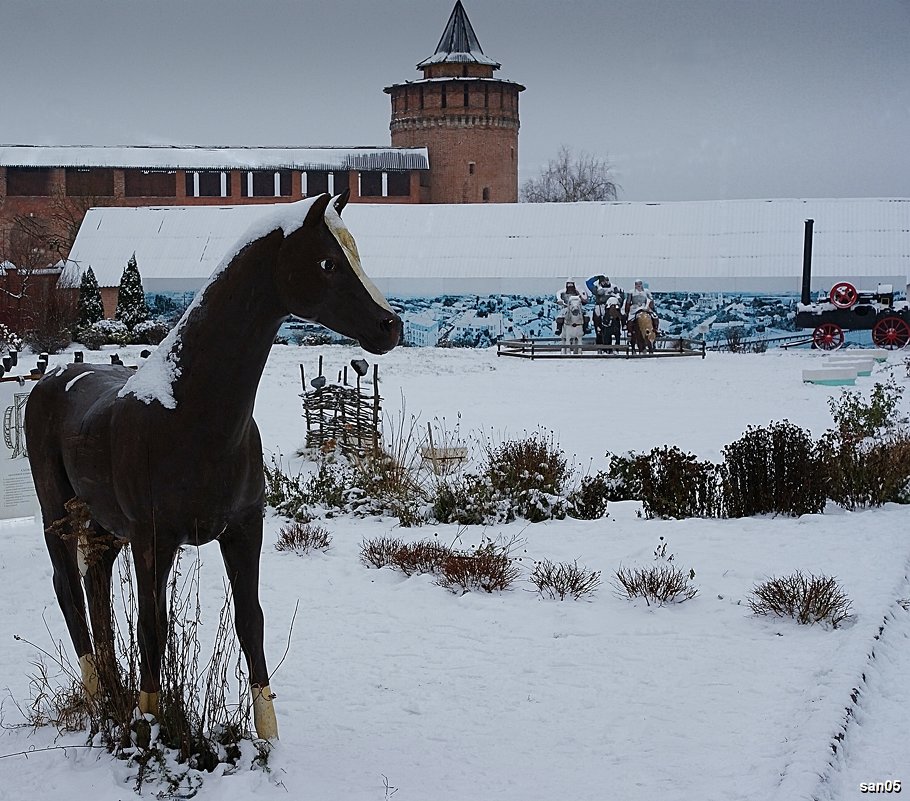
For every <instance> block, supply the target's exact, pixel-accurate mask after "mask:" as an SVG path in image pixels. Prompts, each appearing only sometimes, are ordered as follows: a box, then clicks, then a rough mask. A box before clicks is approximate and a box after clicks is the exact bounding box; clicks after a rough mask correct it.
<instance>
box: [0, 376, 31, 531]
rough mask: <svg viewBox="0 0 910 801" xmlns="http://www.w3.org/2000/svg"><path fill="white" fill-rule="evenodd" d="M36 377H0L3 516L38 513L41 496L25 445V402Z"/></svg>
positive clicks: (0, 512)
mask: <svg viewBox="0 0 910 801" xmlns="http://www.w3.org/2000/svg"><path fill="white" fill-rule="evenodd" d="M33 386H35V382H34V381H30V380H28V379H25V380H23V381H22V383H20V382H19V381H17V380H12V381H10V380H8V379H7V380H4V381H0V412H2V414H3V447H0V519H3V520H8V519H10V518H13V517H32V516H35V517H38V496H37V495H36V494H35V484H34V482H33V481H32V471H31V469H30V468H29V463H28V451H27V450H26V447H25V430H24V429H23V421H24V419H25V402H26V401H27V400H28V394H29V392H31V390H32V387H33Z"/></svg>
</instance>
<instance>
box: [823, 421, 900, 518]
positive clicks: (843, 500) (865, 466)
mask: <svg viewBox="0 0 910 801" xmlns="http://www.w3.org/2000/svg"><path fill="white" fill-rule="evenodd" d="M820 449H821V452H822V454H823V459H824V463H825V470H826V478H827V495H828V497H829V498H830V499H831V500H832V501H834V502H835V503H836V504H838V505H840V506H842V507H844V508H845V509H851V510H852V509H856V508H857V507H862V506H881V505H882V504H884V503H888V502H895V503H910V434H908V433H906V432H899V433H894V434H891V435H889V436H887V437H886V438H885V439H883V440H868V439H867V440H861V441H860V440H856V439H855V438H853V437H852V436H847V437H845V436H843V435H842V434H841V433H839V432H834V431H830V432H828V434H826V435H825V436H824V437H823V438H822V440H821V443H820Z"/></svg>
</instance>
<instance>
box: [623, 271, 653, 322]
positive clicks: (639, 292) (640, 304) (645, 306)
mask: <svg viewBox="0 0 910 801" xmlns="http://www.w3.org/2000/svg"><path fill="white" fill-rule="evenodd" d="M640 311H646V312H648V313H649V314H650V315H651V317H657V314H656V313H655V311H654V298H653V297H652V296H651V290H650V289H645V285H644V282H643V281H641V279H639V280H638V281H636V282H635V288H634V289H633V290H632V291H631V292H630V293H629V295H628V297H627V298H626V308H625V314H626V319H627V320H634V319H635V315H636V314H638V312H640Z"/></svg>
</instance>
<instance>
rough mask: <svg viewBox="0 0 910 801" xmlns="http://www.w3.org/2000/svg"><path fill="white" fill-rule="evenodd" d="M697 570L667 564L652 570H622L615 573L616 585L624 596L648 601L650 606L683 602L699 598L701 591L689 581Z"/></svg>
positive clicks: (623, 568) (614, 584) (645, 568)
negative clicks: (687, 569)
mask: <svg viewBox="0 0 910 801" xmlns="http://www.w3.org/2000/svg"><path fill="white" fill-rule="evenodd" d="M693 578H695V571H694V570H689V571H688V572H686V571H683V570H680V569H679V568H677V567H673V565H671V564H669V563H668V562H667V563H664V564H660V565H652V566H650V567H636V568H631V567H620V568H619V569H618V570H617V571H616V572H615V573H614V574H613V586H614V587H615V588H616V590H617V592H618V593H619V595H620V597H624V598H628V599H630V600H631V599H633V598H644V599H645V602H646V603H647V604H648V606H651V604H654V605H655V606H664V605H665V604H675V603H682V602H683V601H688V600H690V599H692V598H694V597H695V595H696V594H697V593H698V588H697V587H695V586H693V585H692V584H690V583H689V582H690V581H691V580H692V579H693Z"/></svg>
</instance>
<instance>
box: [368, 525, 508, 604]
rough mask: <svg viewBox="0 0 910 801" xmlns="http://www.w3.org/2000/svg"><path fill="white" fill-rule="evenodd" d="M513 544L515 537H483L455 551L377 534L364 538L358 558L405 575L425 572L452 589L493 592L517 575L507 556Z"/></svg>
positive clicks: (500, 588) (427, 541)
mask: <svg viewBox="0 0 910 801" xmlns="http://www.w3.org/2000/svg"><path fill="white" fill-rule="evenodd" d="M514 546H515V540H510V541H508V542H506V543H499V542H493V541H492V540H484V541H483V542H482V543H481V544H480V546H478V547H476V548H472V549H471V550H470V551H458V550H455V549H453V548H450V547H448V546H445V545H440V544H439V543H437V542H434V541H432V540H421V541H419V542H414V543H404V542H402V541H401V540H400V539H398V538H396V537H377V538H374V539H371V540H364V542H363V544H362V545H361V548H360V560H361V561H362V562H363V563H364V564H365V565H367V566H372V567H394V568H397V569H398V570H401V571H402V572H403V573H404V574H405V575H406V576H411V575H414V574H418V573H429V574H431V575H434V576H436V580H437V583H438V584H439V585H440V586H441V587H445V588H446V589H449V590H452V591H453V592H459V591H460V592H461V593H465V592H469V591H470V590H472V589H482V590H484V591H486V592H494V591H495V590H505V589H507V588H508V587H509V586H511V585H512V584H513V583H514V581H515V580H516V579H517V578H518V575H519V570H518V567H517V565H515V560H513V559H512V556H511V551H512V548H513V547H514Z"/></svg>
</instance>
